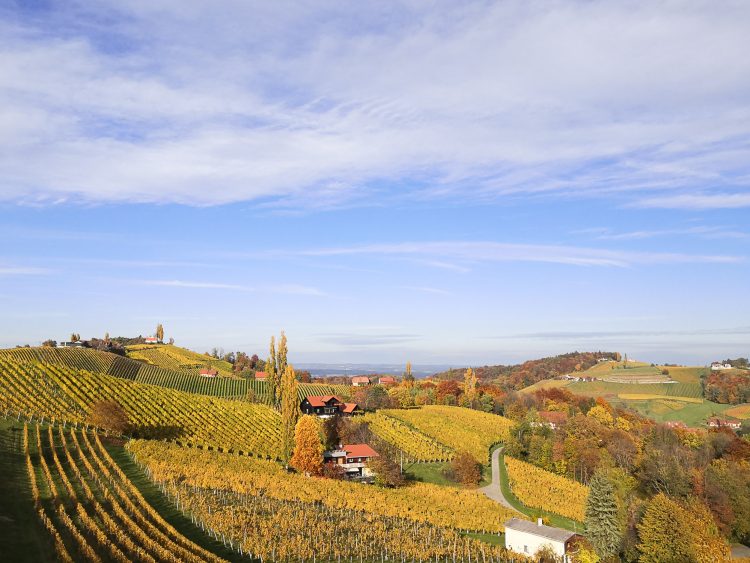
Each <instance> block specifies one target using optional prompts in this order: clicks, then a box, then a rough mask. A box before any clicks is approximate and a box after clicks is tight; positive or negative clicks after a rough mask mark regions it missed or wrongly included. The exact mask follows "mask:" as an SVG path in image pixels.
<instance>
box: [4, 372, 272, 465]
mask: <svg viewBox="0 0 750 563" xmlns="http://www.w3.org/2000/svg"><path fill="white" fill-rule="evenodd" d="M100 400H116V401H117V402H119V403H120V404H121V405H122V406H123V407H124V408H125V410H126V411H127V412H128V414H129V416H130V421H131V424H132V425H133V433H134V434H135V435H138V436H142V437H150V438H165V439H170V440H177V441H180V442H181V443H185V444H188V445H192V446H198V447H204V448H221V449H224V450H233V451H235V452H243V453H252V454H254V455H256V456H262V457H271V458H277V457H278V456H279V454H280V451H279V444H280V443H281V419H280V416H279V414H278V413H277V412H276V411H274V410H273V409H271V408H269V407H267V406H265V405H258V404H251V403H247V402H244V401H233V400H227V399H220V398H216V397H206V396H203V395H198V394H193V393H185V392H182V391H176V390H174V389H167V388H164V387H159V386H156V385H145V384H142V383H138V382H135V381H129V380H126V379H120V378H117V377H112V376H109V375H105V374H100V373H92V372H88V371H84V370H78V369H74V368H70V367H65V366H60V365H53V364H43V363H38V362H37V363H15V362H11V361H8V360H7V359H0V410H2V412H4V413H6V412H11V413H13V414H14V415H15V414H16V413H21V415H23V416H26V417H27V418H29V417H32V416H33V418H34V419H36V420H40V419H42V420H49V419H50V418H54V419H57V420H64V421H68V422H72V423H83V422H85V421H86V418H87V416H88V414H89V413H90V411H91V407H92V405H93V404H94V403H95V402H97V401H100ZM19 417H20V416H19Z"/></svg>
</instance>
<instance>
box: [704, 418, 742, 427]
mask: <svg viewBox="0 0 750 563" xmlns="http://www.w3.org/2000/svg"><path fill="white" fill-rule="evenodd" d="M707 424H708V427H709V428H731V429H732V430H739V429H740V428H742V423H741V422H740V421H739V420H727V419H726V418H719V417H718V416H712V417H711V418H709V419H708V422H707Z"/></svg>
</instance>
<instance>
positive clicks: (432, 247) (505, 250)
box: [274, 241, 744, 267]
mask: <svg viewBox="0 0 750 563" xmlns="http://www.w3.org/2000/svg"><path fill="white" fill-rule="evenodd" d="M283 254H286V255H289V256H295V255H301V256H320V257H325V256H347V255H382V256H389V257H412V256H413V257H416V259H417V261H422V260H424V258H425V257H436V258H438V259H448V260H458V261H465V262H545V263H552V264H568V265H574V266H617V267H628V266H631V265H635V264H698V263H717V264H719V263H724V264H731V263H737V262H743V261H744V258H743V257H740V256H730V255H697V254H683V253H668V252H630V251H616V250H607V249H597V248H585V247H576V246H562V245H539V244H516V243H502V242H486V241H473V242H466V241H442V242H405V243H395V244H371V245H361V246H341V247H330V248H318V249H308V250H300V251H275V252H274V255H277V256H278V255H283Z"/></svg>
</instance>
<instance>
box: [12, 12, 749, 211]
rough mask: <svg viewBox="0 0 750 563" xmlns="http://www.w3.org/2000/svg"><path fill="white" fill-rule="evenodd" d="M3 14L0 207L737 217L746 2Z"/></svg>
mask: <svg viewBox="0 0 750 563" xmlns="http://www.w3.org/2000/svg"><path fill="white" fill-rule="evenodd" d="M15 6H20V7H17V8H5V9H4V10H3V12H2V13H1V14H0V15H2V16H5V17H2V18H0V21H1V22H2V23H0V37H2V41H1V42H0V63H1V64H2V68H3V73H2V76H1V77H0V181H2V185H3V190H2V193H0V199H3V200H10V201H20V202H26V203H43V204H54V203H60V202H133V201H136V202H177V203H182V204H186V205H214V204H221V203H227V202H235V201H241V200H255V201H257V202H259V203H260V204H264V205H275V206H281V207H283V208H295V209H300V208H306V209H309V208H315V207H336V206H342V205H354V204H361V203H368V204H374V203H381V202H383V201H384V200H387V199H388V198H394V199H396V198H411V199H434V198H458V197H461V198H464V199H466V198H471V199H474V200H484V199H493V198H498V197H517V196H534V197H543V196H544V195H545V194H560V195H565V196H586V197H605V196H606V197H615V198H620V199H625V200H634V199H637V200H640V201H641V205H644V206H650V207H665V206H667V207H669V206H672V207H673V206H677V207H683V208H690V209H705V208H723V207H739V206H746V205H748V203H747V202H748V200H747V195H746V193H745V192H743V191H742V190H743V189H746V186H747V178H748V176H749V175H750V165H748V162H750V146H749V143H748V138H750V106H749V105H748V99H747V96H746V95H745V93H746V92H747V91H748V90H750V59H748V57H747V56H746V54H747V52H748V51H750V37H749V35H748V34H747V29H746V27H747V26H746V24H745V22H747V21H748V18H749V17H750V4H748V3H747V2H742V1H734V2H733V1H728V2H725V3H722V7H721V9H717V8H716V4H715V2H712V1H709V0H696V1H695V2H691V3H689V4H687V5H686V4H684V3H654V2H647V1H643V2H635V3H628V4H618V3H578V2H571V3H555V4H544V3H528V2H523V1H522V0H511V1H508V2H502V3H491V4H487V3H484V2H472V3H467V2H445V3H441V4H440V6H439V8H437V9H436V8H435V6H434V5H427V4H419V3H417V4H413V3H403V4H399V5H398V6H397V7H389V8H387V9H386V8H385V7H382V6H379V5H377V4H370V5H368V6H362V5H358V6H356V8H355V7H354V6H347V5H345V4H343V5H336V6H335V7H321V6H320V5H317V4H306V3H301V4H299V5H296V6H295V7H294V9H289V7H288V6H282V5H280V4H275V3H271V4H268V5H262V4H258V3H244V2H230V3H228V4H226V5H225V6H224V8H223V9H222V10H219V11H217V10H215V9H214V7H213V6H210V5H208V4H202V3H198V2H180V3H174V4H172V5H169V4H167V5H160V7H159V8H154V7H151V6H148V5H147V4H144V3H141V2H134V3H128V2H107V1H105V2H98V3H96V4H90V3H83V2H81V3H74V2H73V3H68V4H66V6H65V8H64V9H59V10H58V9H57V8H55V7H54V6H52V7H49V8H39V9H35V11H34V12H33V14H32V13H26V12H24V11H23V6H22V4H21V5H15ZM102 21H106V22H107V28H106V30H105V29H104V28H102V25H101V23H100V22H102ZM237 22H245V23H246V24H247V25H237ZM613 22H616V23H617V25H613ZM240 30H241V32H240ZM695 37H701V38H702V40H701V41H700V42H698V41H695ZM685 61H690V64H686V63H685ZM376 68H377V69H381V71H379V72H373V69H376ZM384 186H389V187H388V188H384ZM706 186H712V189H713V190H714V191H713V192H710V193H707V194H706V195H700V193H699V192H701V191H702V192H705V191H706V189H707V188H706ZM743 186H745V188H743ZM631 192H634V193H631ZM721 194H728V195H721ZM707 198H708V199H707Z"/></svg>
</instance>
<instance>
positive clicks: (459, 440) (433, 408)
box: [380, 405, 513, 463]
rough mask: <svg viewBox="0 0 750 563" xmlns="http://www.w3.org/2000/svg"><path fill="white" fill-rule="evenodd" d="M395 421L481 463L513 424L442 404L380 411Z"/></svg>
mask: <svg viewBox="0 0 750 563" xmlns="http://www.w3.org/2000/svg"><path fill="white" fill-rule="evenodd" d="M380 412H382V413H383V414H386V415H388V416H391V417H394V418H397V419H399V420H401V421H403V422H405V423H407V424H409V425H411V426H412V427H413V428H415V429H416V430H418V431H419V432H421V433H422V434H426V435H427V436H429V437H431V438H433V439H435V440H437V441H438V442H440V443H441V444H444V445H445V446H448V447H449V448H451V449H453V450H467V451H468V452H469V453H471V455H473V456H474V457H475V458H476V459H478V460H479V461H480V462H482V463H487V462H488V461H489V455H490V454H489V451H490V447H491V446H492V445H493V444H496V443H498V442H501V441H503V440H505V439H506V438H507V436H508V433H509V432H510V429H511V427H512V426H513V422H512V421H510V420H509V419H507V418H505V417H502V416H498V415H496V414H490V413H486V412H482V411H477V410H472V409H467V408H463V407H451V406H445V405H427V406H424V407H421V408H419V409H390V410H383V411H380Z"/></svg>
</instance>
